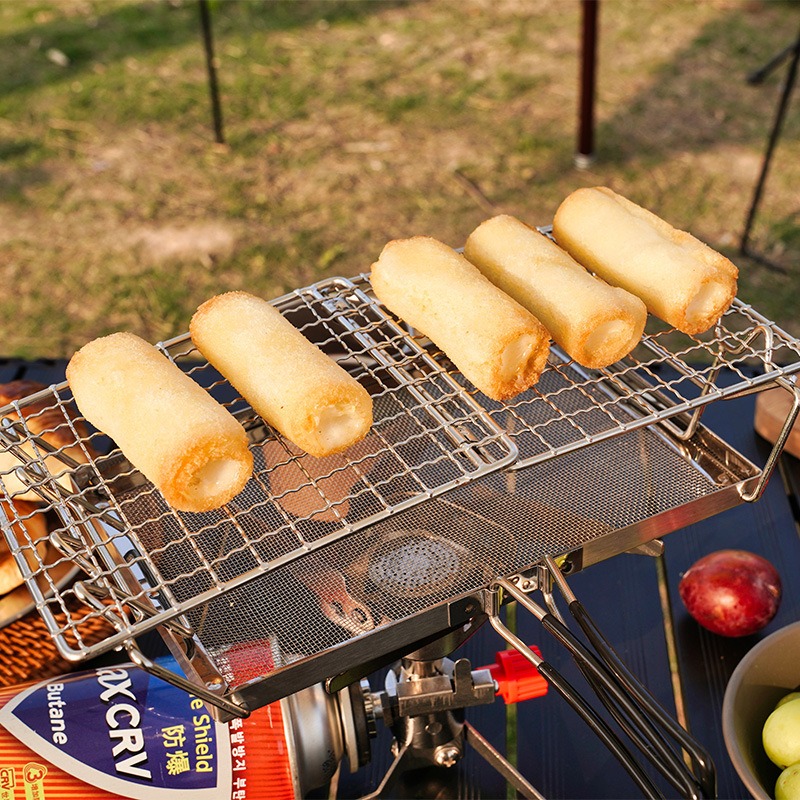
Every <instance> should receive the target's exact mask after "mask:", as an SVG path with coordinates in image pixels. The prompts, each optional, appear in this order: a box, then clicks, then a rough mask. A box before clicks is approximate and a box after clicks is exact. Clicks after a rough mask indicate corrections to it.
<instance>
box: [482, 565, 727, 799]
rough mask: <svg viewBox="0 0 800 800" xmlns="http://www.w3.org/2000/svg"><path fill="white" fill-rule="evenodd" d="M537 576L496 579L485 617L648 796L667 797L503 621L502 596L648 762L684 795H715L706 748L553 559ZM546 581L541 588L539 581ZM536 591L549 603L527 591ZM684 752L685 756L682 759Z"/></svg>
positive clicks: (560, 678) (601, 722)
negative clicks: (572, 669)
mask: <svg viewBox="0 0 800 800" xmlns="http://www.w3.org/2000/svg"><path fill="white" fill-rule="evenodd" d="M540 571H541V572H542V573H544V575H543V576H542V577H541V579H539V580H536V579H533V580H525V579H522V578H520V577H519V576H515V577H516V580H515V579H514V578H512V579H510V580H509V579H507V578H499V579H498V580H496V581H495V582H494V583H493V584H492V586H491V587H490V589H489V592H490V596H491V603H490V606H491V608H490V609H489V610H490V614H489V622H490V623H491V625H492V627H493V628H494V629H495V630H496V631H497V632H498V633H499V634H500V635H501V636H502V637H503V638H504V639H505V640H506V641H507V642H508V643H509V644H510V645H511V646H512V647H514V648H516V649H517V650H518V651H519V652H520V653H522V654H523V655H524V656H525V657H526V658H527V659H528V660H529V661H530V662H531V663H532V664H533V665H534V666H535V667H536V668H537V669H538V670H539V673H540V674H541V675H542V676H543V677H544V678H545V679H546V680H547V682H548V683H549V684H550V685H551V686H552V687H553V688H554V689H555V690H556V691H557V692H558V693H559V694H561V696H562V697H563V698H564V699H565V700H566V701H567V702H568V703H569V705H570V706H571V707H572V708H573V709H574V710H575V711H576V712H577V713H578V714H579V715H580V716H581V718H582V719H583V720H584V721H585V722H586V724H587V725H588V726H589V727H590V728H591V729H592V730H593V731H594V733H595V734H596V735H597V736H598V737H599V738H600V740H601V741H602V742H603V743H604V744H605V745H606V747H608V749H609V750H610V751H611V753H612V754H613V755H614V756H615V757H616V758H617V759H618V760H619V761H620V763H621V764H622V766H623V767H624V768H625V770H626V771H627V772H628V774H629V775H630V776H631V778H632V779H633V781H634V782H635V783H636V785H637V786H638V787H639V789H640V790H641V791H642V792H643V794H644V796H645V797H647V798H664V797H665V795H664V793H663V792H662V791H661V790H660V789H659V788H658V786H657V785H656V784H655V782H654V781H653V779H652V777H651V776H650V775H649V774H648V773H647V771H645V769H644V768H643V766H642V764H641V763H640V762H639V761H638V760H637V756H636V755H635V753H634V752H633V751H632V749H631V747H630V746H629V744H626V742H625V741H624V740H623V739H622V738H621V737H620V736H619V734H618V733H617V732H616V731H615V730H614V729H613V728H612V727H611V726H610V725H609V724H608V723H607V722H606V721H605V720H604V719H603V718H602V717H601V716H600V715H599V714H598V713H597V711H595V709H594V708H593V707H592V706H591V705H590V704H589V703H588V702H587V700H586V699H585V698H584V697H583V696H582V695H581V694H580V693H579V692H578V691H577V690H576V689H575V688H574V687H573V686H572V685H571V684H570V683H569V682H568V681H567V680H566V679H565V678H564V677H563V676H562V675H561V674H560V673H559V672H558V671H557V670H556V669H555V667H553V666H552V665H551V664H549V663H547V662H546V661H545V660H544V659H543V658H542V657H541V656H540V655H538V654H537V653H536V652H534V651H533V650H532V649H531V648H530V647H528V646H527V645H526V644H525V643H524V642H523V641H522V640H521V639H520V638H519V637H518V636H516V635H515V634H514V633H513V632H512V631H510V630H509V629H508V628H507V627H506V626H505V625H504V624H503V622H502V621H501V620H500V618H499V616H498V614H499V611H500V606H501V605H502V603H503V600H504V599H505V598H504V595H507V596H508V597H510V598H513V599H514V600H516V601H517V602H518V603H519V604H520V605H521V606H523V607H524V608H526V609H527V610H528V611H530V612H531V614H533V615H534V616H535V617H536V618H537V619H539V621H540V622H541V623H542V626H543V627H544V629H545V630H546V631H547V632H548V633H550V634H551V635H552V636H554V637H555V638H556V640H557V641H558V642H559V643H560V644H561V645H563V646H564V647H566V649H567V650H568V651H569V653H570V655H571V656H572V658H573V659H574V661H575V663H576V664H577V666H578V668H579V669H580V671H581V672H582V673H583V675H584V677H585V678H586V680H587V682H588V684H589V685H590V687H591V688H592V690H593V691H594V693H595V694H596V695H597V698H598V699H599V700H600V702H601V703H602V704H603V706H604V707H605V708H606V709H607V711H608V712H609V714H610V715H611V717H612V718H613V719H614V720H615V721H616V723H617V724H618V725H619V728H620V729H621V730H622V732H623V733H624V734H625V735H626V736H627V737H628V739H629V740H630V741H631V742H632V743H633V744H634V745H635V746H636V748H637V749H638V750H639V751H640V752H641V754H643V755H644V756H645V757H646V759H647V761H648V762H649V763H650V764H651V765H652V766H654V767H655V768H656V769H657V770H658V772H660V773H661V775H662V776H663V777H664V778H665V779H666V780H667V781H668V782H669V783H670V784H671V785H672V786H673V787H674V788H675V789H676V790H677V791H678V792H680V793H681V796H683V797H686V798H693V799H694V798H698V799H699V798H704V797H716V783H717V780H716V771H715V769H714V764H713V762H712V760H711V757H710V755H709V753H708V752H707V751H706V750H705V749H704V748H703V747H702V745H700V744H699V743H698V742H697V741H696V740H695V739H694V738H693V737H692V736H691V735H690V734H689V733H688V732H687V731H686V730H685V729H684V728H683V727H681V726H680V725H679V724H678V722H677V721H676V720H674V719H673V718H672V717H671V716H670V715H669V713H668V712H667V711H665V710H664V708H663V707H662V706H661V705H660V704H659V703H658V701H657V700H656V699H655V698H654V697H653V696H652V694H650V692H649V691H648V690H647V689H646V688H645V687H644V686H643V685H642V684H641V682H640V681H639V680H638V679H637V678H636V677H635V676H634V675H633V674H632V673H631V671H630V670H629V669H628V667H627V666H626V665H625V664H624V662H623V661H622V660H621V659H620V657H619V656H618V655H617V653H616V652H615V651H614V648H613V647H612V646H611V644H610V643H609V642H608V640H607V639H606V638H605V636H604V635H603V634H602V633H601V631H600V630H599V628H598V627H597V625H596V624H595V623H594V622H593V620H592V618H591V617H590V616H589V614H588V612H587V611H586V609H585V608H584V606H583V605H582V603H581V602H580V601H579V600H578V599H577V598H576V597H575V595H574V594H573V592H572V590H571V589H570V587H569V585H568V584H567V581H566V579H565V578H564V575H563V573H562V572H561V570H560V569H559V567H558V565H557V563H556V562H555V560H554V559H553V558H551V557H550V556H545V558H544V559H543V562H542V566H541V568H540ZM543 584H544V585H543ZM552 584H555V585H556V586H557V587H558V589H559V591H560V592H561V594H562V595H563V596H564V599H565V600H566V602H567V604H568V607H569V611H570V614H571V615H572V617H573V618H574V620H575V622H576V623H577V626H578V627H579V628H580V631H581V632H582V634H583V636H584V637H585V639H586V642H583V641H581V639H580V638H578V636H576V635H575V634H574V633H573V632H572V631H571V630H570V628H569V627H568V626H567V624H566V622H565V621H564V619H563V617H562V616H561V613H560V612H559V609H558V608H557V606H556V605H555V602H554V599H553V596H552V593H551V591H550V586H551V585H552ZM536 588H539V589H540V590H541V591H542V594H543V596H544V599H545V604H546V605H547V608H544V607H542V606H540V605H538V604H537V603H535V602H534V601H533V600H532V599H531V598H530V596H529V595H528V594H527V592H528V591H530V590H532V589H536ZM686 756H688V759H687V758H686Z"/></svg>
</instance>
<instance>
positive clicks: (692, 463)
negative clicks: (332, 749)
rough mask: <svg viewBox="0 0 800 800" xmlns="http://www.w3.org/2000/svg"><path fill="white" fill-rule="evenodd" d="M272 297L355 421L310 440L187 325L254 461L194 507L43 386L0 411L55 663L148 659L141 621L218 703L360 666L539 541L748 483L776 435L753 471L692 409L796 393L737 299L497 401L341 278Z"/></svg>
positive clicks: (584, 538) (236, 709)
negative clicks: (325, 445)
mask: <svg viewBox="0 0 800 800" xmlns="http://www.w3.org/2000/svg"><path fill="white" fill-rule="evenodd" d="M275 304H276V305H277V307H278V308H279V309H280V310H281V311H282V313H284V314H285V315H286V317H287V318H288V319H290V321H292V322H293V323H294V324H295V325H296V326H297V327H298V328H299V329H300V330H302V331H303V333H304V334H305V335H306V336H307V337H308V338H309V339H311V340H312V341H314V342H316V343H317V344H318V345H320V346H321V347H322V349H323V350H325V351H326V352H328V353H329V354H330V355H331V356H332V357H334V358H336V359H337V360H338V361H339V362H340V363H341V364H342V365H343V366H345V367H346V368H347V369H348V370H349V371H350V372H351V373H352V374H353V375H354V376H355V377H356V378H357V379H358V380H359V381H361V382H362V383H363V384H364V385H365V386H366V387H367V388H368V389H369V391H370V392H371V394H372V396H373V399H374V403H375V412H376V415H375V416H376V421H375V425H374V427H373V430H372V432H371V433H370V434H369V436H368V437H367V439H365V440H364V442H362V443H361V444H359V445H357V446H355V447H354V448H351V450H350V451H349V452H348V453H347V454H346V456H334V457H332V458H328V459H313V458H311V457H309V456H307V455H305V454H302V453H300V452H298V451H297V450H296V449H295V448H293V446H292V445H290V444H289V443H288V442H286V441H284V440H283V439H282V438H281V437H280V436H278V435H277V434H275V433H274V432H273V431H272V430H271V429H270V428H269V427H268V426H266V425H265V424H264V422H263V421H262V420H260V419H259V418H258V417H256V416H254V415H253V413H252V411H251V410H250V409H249V407H248V406H247V405H246V404H245V403H244V402H243V401H242V400H241V398H239V397H238V396H237V395H236V393H235V392H234V391H233V390H232V389H231V387H230V386H229V385H228V384H227V383H226V382H225V381H224V380H223V379H222V378H221V377H220V376H219V375H218V374H217V373H216V372H215V371H214V370H213V369H212V368H211V367H210V366H209V365H208V364H206V363H204V362H203V361H202V359H200V358H199V355H198V354H197V353H196V352H195V351H194V349H193V346H192V344H191V341H190V340H189V338H188V336H182V337H179V338H177V339H174V340H172V341H170V342H166V343H164V344H163V345H162V349H163V351H164V352H165V354H166V355H167V356H168V357H170V358H172V359H173V360H174V361H175V362H176V363H178V364H180V365H183V366H184V367H185V368H186V370H187V371H188V373H189V374H190V375H191V376H192V377H193V378H194V379H195V380H196V381H198V383H200V384H201V385H203V386H204V387H205V388H206V389H207V390H208V391H209V392H210V393H212V395H214V396H215V397H217V398H218V399H219V400H220V401H221V402H223V403H224V404H225V405H226V406H227V407H228V408H229V409H230V410H231V412H232V413H234V414H235V415H236V416H237V417H238V418H239V419H241V420H242V422H243V423H244V425H245V427H246V428H247V430H248V432H249V435H250V438H251V445H252V448H253V451H254V454H255V462H256V472H255V475H254V477H253V479H252V480H251V481H250V483H249V484H248V487H247V488H246V490H245V491H244V492H243V493H242V494H241V495H240V496H239V497H237V498H235V500H234V501H233V502H232V503H230V504H229V505H228V506H226V507H225V508H223V509H220V510H218V511H215V512H212V513H208V514H184V513H178V512H175V511H174V510H172V509H171V508H169V507H168V506H167V505H166V503H165V502H164V501H163V499H162V498H161V496H160V494H159V493H158V492H157V491H156V490H155V489H154V488H153V487H152V486H151V485H150V484H149V483H148V482H147V481H145V480H144V479H143V477H142V476H141V475H140V474H139V473H138V472H137V471H136V470H134V469H133V468H132V467H131V465H130V464H129V463H128V462H127V461H126V460H125V458H124V456H123V455H122V454H121V453H120V452H119V451H118V450H116V449H115V448H114V447H113V443H110V442H108V441H107V440H106V439H105V437H103V436H102V435H101V434H100V433H98V432H92V431H87V430H86V429H85V425H84V422H83V420H81V418H80V416H79V415H78V413H77V411H76V410H75V409H74V408H73V406H72V402H71V395H70V392H69V387H68V386H67V385H66V384H61V385H58V386H52V387H50V388H48V389H47V390H45V391H43V392H40V393H38V394H36V395H32V396H30V397H28V398H25V399H24V400H21V401H19V402H16V403H13V404H12V405H10V406H7V407H6V408H4V409H0V416H2V417H3V418H4V422H3V426H2V429H0V452H7V453H10V454H12V455H14V456H15V458H16V459H17V461H18V462H19V466H18V467H14V468H11V469H7V470H5V471H0V488H1V489H2V490H3V491H4V492H5V494H6V496H7V497H9V498H10V499H11V501H12V502H11V503H6V504H4V505H3V506H2V511H3V514H2V517H4V519H0V522H2V523H3V530H4V534H5V536H6V539H7V541H8V543H9V546H10V548H11V551H12V553H13V554H14V556H15V557H16V559H17V563H18V565H19V567H20V569H21V571H22V573H23V575H24V577H25V579H26V582H27V584H28V587H29V589H30V590H31V593H32V595H33V597H34V600H35V602H36V606H37V608H38V610H39V612H40V613H41V615H42V617H43V618H44V620H45V622H46V624H47V626H48V630H49V631H50V633H51V635H52V636H53V637H54V638H55V640H56V642H57V644H58V646H59V650H60V652H61V653H62V654H63V655H64V656H65V657H66V658H68V659H72V660H75V661H78V660H82V659H85V658H88V657H90V656H93V655H96V654H99V653H101V652H104V651H106V650H109V649H112V648H115V647H120V646H125V647H127V648H128V649H129V650H130V652H131V654H132V657H134V659H135V660H137V662H138V663H140V664H142V666H144V667H146V668H148V669H151V670H154V671H157V670H158V669H159V668H158V667H157V666H156V665H154V664H152V663H150V662H149V661H148V660H147V659H146V658H145V657H144V656H142V655H141V654H140V653H138V651H137V650H136V648H135V638H136V637H137V636H139V635H140V634H142V633H144V632H146V631H148V630H151V629H153V628H155V627H159V628H160V629H161V630H162V632H163V633H164V634H165V637H166V638H167V640H168V642H169V643H170V644H171V647H172V649H173V652H175V654H176V655H177V656H178V659H179V661H180V663H181V665H182V667H183V668H184V671H185V673H186V675H187V678H186V679H184V678H181V677H178V676H174V675H173V676H167V677H169V678H170V679H172V680H173V682H181V681H185V682H186V686H187V687H191V689H192V691H195V692H197V693H204V694H203V696H204V697H206V699H208V701H209V702H211V703H213V704H215V705H217V706H218V707H220V708H221V709H222V710H223V711H222V713H223V714H234V713H246V712H247V711H248V710H252V709H253V708H255V707H258V706H259V705H262V704H264V703H266V702H270V701H271V700H274V699H276V698H277V697H281V696H284V695H286V694H289V693H291V692H293V691H296V690H298V689H300V688H303V687H305V686H308V685H310V684H312V683H314V682H316V681H319V680H322V679H323V678H326V677H330V676H331V675H336V674H338V673H345V672H348V671H349V672H351V673H352V670H353V668H354V665H358V666H357V671H361V672H364V671H365V670H366V671H368V670H369V667H370V665H371V664H372V663H373V662H374V659H375V658H376V657H377V656H380V655H383V654H386V653H390V652H393V651H396V650H399V649H401V648H403V647H405V646H407V645H409V644H411V643H414V642H418V641H420V640H422V639H424V638H425V637H427V636H434V635H436V634H440V633H441V631H443V630H447V629H450V628H452V627H453V626H457V625H460V624H464V623H467V622H468V621H469V620H471V619H474V618H475V617H476V616H479V615H480V614H481V613H483V600H484V598H483V597H482V594H481V593H482V592H483V591H484V590H485V589H486V588H487V587H488V586H489V585H490V584H492V583H493V582H494V581H495V580H497V579H499V578H506V577H508V576H515V575H516V576H519V575H520V574H522V573H525V572H526V571H529V570H531V569H532V568H533V567H534V566H535V565H536V564H537V563H538V562H539V561H540V560H541V559H542V558H544V557H545V556H554V557H559V558H560V559H561V563H562V564H563V565H565V566H566V567H567V568H571V569H579V568H581V567H584V566H587V565H588V564H591V563H593V562H594V561H598V560H601V559H603V558H607V557H609V556H611V555H614V554H616V553H620V552H623V551H626V550H630V549H632V548H636V547H638V546H642V545H646V544H647V543H648V542H650V541H651V540H653V539H655V538H656V537H658V536H660V535H663V534H664V533H668V532H669V531H671V530H674V529H675V528H676V527H679V526H682V525H685V524H688V523H690V522H692V521H695V520H697V519H701V518H703V517H705V516H708V515H710V514H713V513H716V512H718V511H721V510H723V509H724V508H727V507H730V506H732V505H734V504H736V503H738V502H741V501H742V500H752V499H754V498H756V497H757V496H758V495H759V493H760V491H761V489H762V488H763V485H764V483H765V481H766V480H767V478H768V476H769V472H770V471H771V469H772V466H773V464H774V461H775V459H776V458H777V455H778V454H779V452H780V449H781V447H782V444H783V442H782V441H779V442H778V444H777V445H776V447H775V448H774V450H773V452H772V455H771V457H770V459H769V461H768V462H767V464H766V466H765V467H764V469H763V470H762V469H759V468H758V467H756V466H754V465H753V464H750V463H749V462H747V461H746V460H745V459H743V458H742V457H741V456H739V455H738V454H736V453H735V452H734V451H732V450H731V449H730V448H729V447H728V446H727V445H726V444H725V443H724V442H722V441H720V440H719V439H718V438H717V437H715V436H714V435H713V434H712V433H711V432H710V431H708V430H706V429H705V428H704V427H703V426H702V425H701V424H700V415H701V414H702V411H703V409H704V408H705V407H706V406H707V404H708V403H710V402H712V401H715V400H721V399H725V398H728V397H733V396H737V395H740V394H742V393H746V392H751V391H758V390H760V389H762V388H766V387H767V386H772V385H776V384H778V385H782V386H784V387H785V388H787V390H789V391H792V392H794V393H795V396H797V391H796V390H795V388H794V382H793V376H794V375H795V373H796V372H797V371H798V370H800V344H798V342H797V341H795V340H794V339H793V338H792V337H790V336H788V335H787V334H786V333H784V332H783V331H781V330H780V329H779V328H777V327H776V326H775V325H774V324H773V323H771V322H770V321H768V320H766V319H764V318H763V317H762V316H761V315H759V314H758V313H757V312H755V311H754V310H753V309H752V308H750V307H749V306H747V305H745V304H743V303H741V302H739V301H735V302H734V304H733V306H732V307H731V309H730V310H729V311H728V312H727V313H726V315H725V316H724V318H723V319H722V320H721V322H720V324H719V325H718V326H717V327H716V328H715V329H714V330H713V331H711V332H710V333H709V334H707V335H705V336H703V337H697V338H690V337H685V336H683V335H681V334H678V333H676V332H675V331H671V330H666V329H663V328H661V327H659V326H658V325H657V323H656V321H654V320H651V321H650V323H649V326H648V332H647V334H646V335H645V337H644V338H643V340H642V343H641V345H640V346H639V347H638V348H637V350H635V351H634V353H633V354H631V356H629V357H628V358H626V359H625V360H623V361H622V362H620V363H618V364H616V365H614V366H613V367H611V368H608V369H606V370H600V371H587V370H585V369H583V368H582V367H580V366H578V365H576V364H575V363H573V362H571V361H570V360H569V359H568V358H567V357H566V356H565V355H564V354H563V353H562V352H561V351H560V350H559V349H558V348H555V347H554V348H553V350H552V354H551V357H550V361H549V364H548V367H547V369H546V370H545V372H544V374H543V376H542V378H541V380H540V382H539V384H538V385H537V386H536V387H535V388H534V389H532V390H530V391H528V392H526V393H524V394H523V395H521V396H519V397H517V398H515V399H514V400H513V401H512V402H510V403H505V404H501V403H495V402H493V401H491V400H488V399H487V398H485V397H483V396H482V395H480V394H479V393H476V392H475V391H474V390H473V389H471V387H468V386H467V385H466V384H465V382H464V380H463V379H462V378H461V376H460V375H458V373H457V372H455V370H453V369H452V368H451V367H450V366H449V365H448V363H447V360H446V359H445V358H444V356H442V354H440V353H437V352H435V349H434V348H433V347H432V346H431V345H430V343H429V342H427V341H425V340H424V339H420V338H414V337H413V336H412V335H410V332H409V331H408V330H406V329H405V328H404V327H403V325H402V324H401V323H399V322H398V321H396V320H394V319H393V318H392V317H391V315H389V314H387V313H386V312H385V311H384V310H383V309H382V308H381V307H380V305H379V304H378V303H377V302H376V301H375V300H374V298H373V297H372V295H371V294H370V290H369V283H368V280H367V278H366V277H365V276H362V277H360V278H357V279H354V280H345V279H333V280H329V281H324V282H322V283H319V284H315V285H314V286H311V287H308V288H306V289H302V290H298V291H297V292H294V293H291V294H289V295H286V296H285V297H283V298H280V299H278V300H276V301H275ZM723 367H724V368H725V375H726V382H723V381H721V380H720V374H721V372H720V371H721V369H722V368H723ZM797 407H798V402H797V400H796V402H795V407H794V409H793V412H792V414H791V415H790V418H789V419H787V425H786V428H785V431H786V432H787V433H788V430H789V428H790V426H791V423H792V422H793V419H794V416H795V415H796V413H797ZM45 413H47V414H49V415H53V414H55V419H56V422H55V423H49V427H48V430H47V432H53V431H54V430H57V431H59V432H60V433H62V434H64V433H67V434H68V437H67V438H69V439H70V445H72V446H74V447H70V446H67V445H62V446H61V447H57V448H53V447H52V446H51V445H48V443H47V436H46V433H47V432H46V433H45V434H42V433H39V434H34V433H33V430H32V426H31V421H32V420H33V419H34V418H36V417H40V416H42V415H44V414H45ZM48 419H50V417H48ZM154 435H157V432H154ZM75 447H77V449H78V452H79V453H80V454H82V458H76V456H75V453H76V450H75ZM68 450H69V452H70V453H71V455H67V451H68ZM609 463H613V464H614V469H613V470H609V469H608V464H609ZM12 479H13V480H12ZM14 480H16V481H20V482H21V483H22V484H23V485H24V488H25V491H27V492H29V491H33V492H34V493H35V494H36V495H38V496H39V497H40V498H41V500H42V502H41V503H40V505H39V506H38V507H36V509H35V510H34V511H32V512H28V513H21V512H20V511H19V509H18V508H17V506H16V505H15V504H14V503H13V501H14V500H15V498H18V497H19V496H21V494H22V491H21V490H17V491H15V490H14V489H13V488H12V487H11V484H12V483H13V482H14ZM36 515H43V516H45V517H46V518H47V522H48V527H49V536H48V537H47V540H46V544H47V548H46V550H45V553H46V555H44V556H43V555H41V553H40V551H41V550H42V548H38V549H37V545H39V544H42V542H38V541H36V538H35V537H34V536H32V535H31V534H30V533H29V531H31V530H32V529H33V526H32V525H30V524H29V523H30V520H31V518H32V517H34V516H36ZM73 564H77V565H78V566H79V567H80V568H81V570H82V572H83V575H82V576H81V578H80V580H78V581H77V582H74V583H69V582H66V583H65V582H64V581H63V580H61V579H60V578H59V577H57V576H60V575H63V572H64V567H65V565H73ZM76 603H78V604H79V606H80V608H81V609H82V611H81V612H80V613H78V614H76V613H75V612H74V605H75V604H76ZM101 617H102V618H104V619H105V620H107V621H108V622H109V625H110V631H111V632H110V634H109V635H108V636H107V637H106V638H105V639H103V640H102V641H100V642H98V643H95V644H88V643H87V641H86V640H85V637H84V636H83V634H82V631H83V629H84V626H86V625H87V624H88V623H89V622H90V621H94V620H96V619H97V618H101ZM364 674H366V672H364ZM350 677H352V675H351V676H350Z"/></svg>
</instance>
